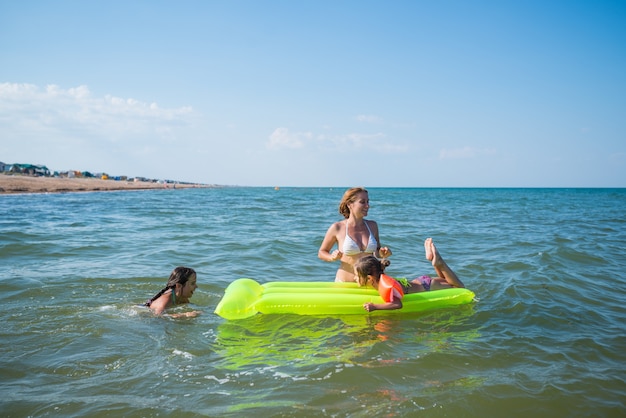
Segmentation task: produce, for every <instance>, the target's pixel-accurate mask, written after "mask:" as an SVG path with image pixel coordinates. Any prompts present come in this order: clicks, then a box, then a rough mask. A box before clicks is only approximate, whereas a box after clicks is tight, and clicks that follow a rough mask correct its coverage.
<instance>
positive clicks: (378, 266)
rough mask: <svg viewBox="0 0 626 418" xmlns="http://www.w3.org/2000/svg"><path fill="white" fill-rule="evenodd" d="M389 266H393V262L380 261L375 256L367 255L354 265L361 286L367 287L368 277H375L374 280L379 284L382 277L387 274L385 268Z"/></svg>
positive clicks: (384, 259)
mask: <svg viewBox="0 0 626 418" xmlns="http://www.w3.org/2000/svg"><path fill="white" fill-rule="evenodd" d="M389 264H391V261H389V260H387V259H386V258H383V259H381V260H379V259H377V258H376V257H374V256H373V255H366V256H365V257H361V258H359V259H358V260H357V261H356V263H354V269H355V270H356V275H357V281H358V282H359V286H365V285H367V276H372V277H374V280H375V281H376V282H378V280H379V279H380V275H381V274H383V273H384V272H385V268H386V267H387V266H388V265H389Z"/></svg>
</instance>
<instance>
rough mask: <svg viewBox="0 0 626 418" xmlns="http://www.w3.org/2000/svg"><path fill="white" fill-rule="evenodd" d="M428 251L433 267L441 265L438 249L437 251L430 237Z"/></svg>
mask: <svg viewBox="0 0 626 418" xmlns="http://www.w3.org/2000/svg"><path fill="white" fill-rule="evenodd" d="M430 253H431V254H432V259H431V262H432V263H433V267H435V266H439V265H441V263H442V262H443V259H442V258H441V254H439V251H437V247H435V243H434V242H433V240H432V239H431V240H430Z"/></svg>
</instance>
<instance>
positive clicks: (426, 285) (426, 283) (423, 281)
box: [415, 276, 433, 291]
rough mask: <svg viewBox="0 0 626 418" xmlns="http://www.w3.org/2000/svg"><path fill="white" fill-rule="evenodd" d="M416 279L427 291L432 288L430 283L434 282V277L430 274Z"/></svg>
mask: <svg viewBox="0 0 626 418" xmlns="http://www.w3.org/2000/svg"><path fill="white" fill-rule="evenodd" d="M415 280H417V282H418V283H419V284H421V285H422V287H423V288H424V290H425V291H429V290H430V284H431V283H432V282H433V279H432V278H430V277H428V276H420V277H418V278H417V279H415Z"/></svg>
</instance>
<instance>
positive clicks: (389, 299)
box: [354, 238, 465, 312]
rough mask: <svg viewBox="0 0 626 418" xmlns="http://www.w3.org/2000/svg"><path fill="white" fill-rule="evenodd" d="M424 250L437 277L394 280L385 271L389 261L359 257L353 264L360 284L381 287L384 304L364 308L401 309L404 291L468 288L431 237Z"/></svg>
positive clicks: (373, 309) (370, 304) (369, 305)
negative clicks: (444, 258)
mask: <svg viewBox="0 0 626 418" xmlns="http://www.w3.org/2000/svg"><path fill="white" fill-rule="evenodd" d="M424 250H425V251H426V259H427V260H428V261H430V262H431V263H432V265H433V268H434V269H435V273H436V274H437V276H436V277H432V278H431V277H429V276H421V277H418V278H417V279H414V280H411V281H410V282H409V281H408V280H406V279H394V278H393V277H389V276H387V275H386V274H385V267H387V266H388V265H389V260H378V259H376V258H374V257H371V256H368V257H363V258H361V259H359V260H358V261H357V262H356V264H355V266H354V269H355V271H356V273H357V276H358V283H359V286H367V285H370V286H372V287H373V288H374V289H376V290H378V293H379V294H380V297H381V298H382V299H383V301H384V303H378V304H377V303H371V302H368V303H366V304H364V305H363V309H365V310H366V311H368V312H372V311H376V310H383V309H401V308H402V298H403V297H404V295H405V294H409V293H417V292H427V291H429V290H439V289H449V288H451V287H465V285H464V284H463V282H462V281H461V280H460V279H459V278H458V276H457V275H456V273H455V272H454V271H452V269H451V268H450V267H449V266H448V264H447V263H446V262H445V261H444V260H443V258H442V257H441V254H439V251H437V247H435V243H434V242H433V240H432V238H428V239H427V240H426V241H425V242H424Z"/></svg>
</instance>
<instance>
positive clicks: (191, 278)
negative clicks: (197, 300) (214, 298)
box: [165, 266, 198, 302]
mask: <svg viewBox="0 0 626 418" xmlns="http://www.w3.org/2000/svg"><path fill="white" fill-rule="evenodd" d="M196 280H197V278H196V271H195V270H194V269H192V268H190V267H182V266H180V267H176V268H175V269H174V270H173V271H172V274H170V278H169V279H168V280H167V284H166V285H165V287H166V288H168V289H172V290H173V291H174V292H176V296H178V297H179V298H180V299H181V302H188V301H189V298H191V296H192V295H193V292H194V290H196V289H197V287H198V285H197V283H196Z"/></svg>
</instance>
